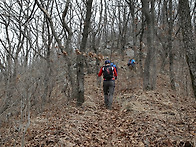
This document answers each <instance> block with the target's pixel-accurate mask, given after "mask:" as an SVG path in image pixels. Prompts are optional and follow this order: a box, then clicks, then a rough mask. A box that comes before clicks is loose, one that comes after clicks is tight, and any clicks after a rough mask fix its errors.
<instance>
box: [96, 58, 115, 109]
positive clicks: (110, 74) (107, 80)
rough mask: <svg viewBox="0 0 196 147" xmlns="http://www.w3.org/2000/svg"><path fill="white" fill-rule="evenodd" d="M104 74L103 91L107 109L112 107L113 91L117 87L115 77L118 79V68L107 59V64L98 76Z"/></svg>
mask: <svg viewBox="0 0 196 147" xmlns="http://www.w3.org/2000/svg"><path fill="white" fill-rule="evenodd" d="M102 74H103V92H104V103H105V106H106V108H107V109H111V108H112V102H113V93H114V88H115V79H117V72H116V68H114V67H113V66H112V65H110V61H109V60H106V61H105V65H104V66H103V67H101V69H100V71H99V74H98V76H99V77H100V76H101V75H102Z"/></svg>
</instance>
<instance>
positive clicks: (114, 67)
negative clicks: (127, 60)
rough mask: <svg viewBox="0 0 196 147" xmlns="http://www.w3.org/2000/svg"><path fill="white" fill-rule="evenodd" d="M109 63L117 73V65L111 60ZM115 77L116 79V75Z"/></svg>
mask: <svg viewBox="0 0 196 147" xmlns="http://www.w3.org/2000/svg"><path fill="white" fill-rule="evenodd" d="M110 65H112V66H113V67H114V68H115V69H116V73H117V74H118V70H117V66H116V65H115V64H114V63H113V62H111V63H110ZM115 79H116V77H115Z"/></svg>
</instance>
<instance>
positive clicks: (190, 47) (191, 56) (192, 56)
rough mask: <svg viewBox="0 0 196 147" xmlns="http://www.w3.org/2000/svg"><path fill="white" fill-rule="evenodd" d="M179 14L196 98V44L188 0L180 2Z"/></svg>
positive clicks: (180, 0)
mask: <svg viewBox="0 0 196 147" xmlns="http://www.w3.org/2000/svg"><path fill="white" fill-rule="evenodd" d="M179 14H180V20H181V29H182V35H183V42H184V47H185V48H186V59H187V63H188V66H189V71H190V76H191V81H192V88H193V92H194V96H195V98H196V67H195V65H196V44H195V40H194V36H193V29H192V26H191V16H190V7H189V1H188V0H179Z"/></svg>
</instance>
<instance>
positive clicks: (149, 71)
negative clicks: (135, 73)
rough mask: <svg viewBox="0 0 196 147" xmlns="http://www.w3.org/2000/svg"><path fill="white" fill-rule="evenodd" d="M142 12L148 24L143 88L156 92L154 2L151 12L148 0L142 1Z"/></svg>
mask: <svg viewBox="0 0 196 147" xmlns="http://www.w3.org/2000/svg"><path fill="white" fill-rule="evenodd" d="M142 6H143V7H142V11H143V14H144V15H145V18H146V23H147V56H146V60H145V65H144V76H143V88H144V90H154V89H155V86H156V76H157V74H156V49H155V47H154V0H152V1H151V12H150V8H149V4H148V1H147V0H142Z"/></svg>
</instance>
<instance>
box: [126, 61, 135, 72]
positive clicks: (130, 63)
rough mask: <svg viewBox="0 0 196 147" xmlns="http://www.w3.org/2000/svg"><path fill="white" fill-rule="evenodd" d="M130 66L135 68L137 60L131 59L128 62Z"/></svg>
mask: <svg viewBox="0 0 196 147" xmlns="http://www.w3.org/2000/svg"><path fill="white" fill-rule="evenodd" d="M127 65H128V66H130V68H131V70H135V60H134V59H130V60H129V61H128V63H127Z"/></svg>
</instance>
